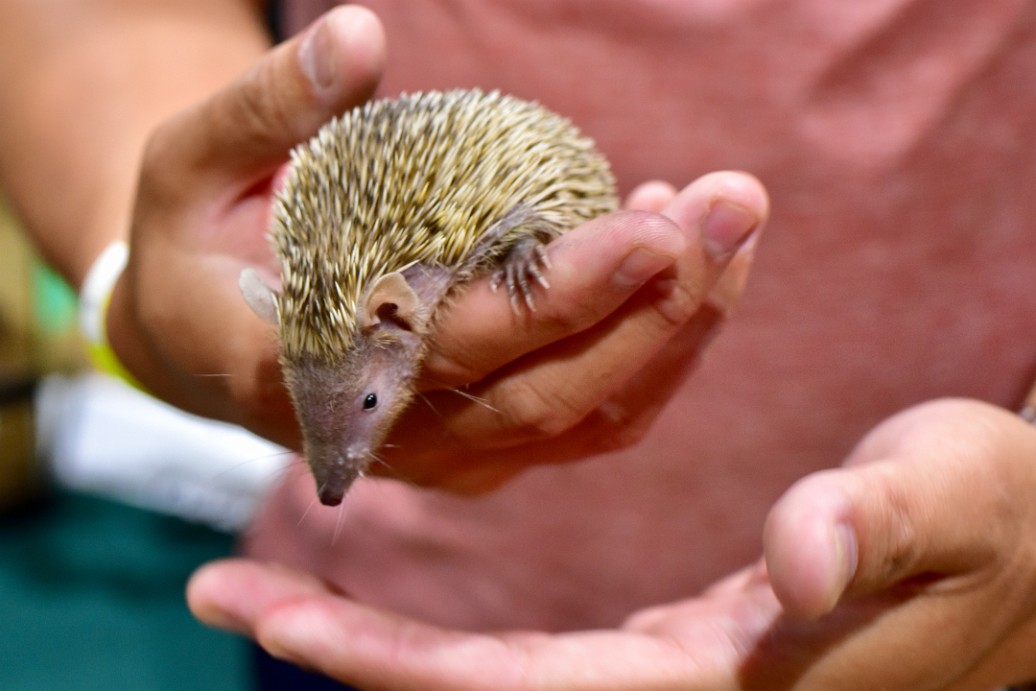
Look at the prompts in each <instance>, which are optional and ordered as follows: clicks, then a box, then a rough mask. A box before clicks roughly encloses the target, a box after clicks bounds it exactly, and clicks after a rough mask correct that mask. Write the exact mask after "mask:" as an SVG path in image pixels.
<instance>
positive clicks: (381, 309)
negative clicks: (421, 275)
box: [357, 271, 428, 332]
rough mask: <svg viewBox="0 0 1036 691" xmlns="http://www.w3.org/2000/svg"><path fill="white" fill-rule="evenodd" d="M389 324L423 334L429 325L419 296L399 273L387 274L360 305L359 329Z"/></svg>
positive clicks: (376, 283)
mask: <svg viewBox="0 0 1036 691" xmlns="http://www.w3.org/2000/svg"><path fill="white" fill-rule="evenodd" d="M382 320H389V321H391V322H393V323H395V324H396V325H397V326H399V327H401V328H403V329H407V330H408V331H418V332H420V331H423V330H424V327H425V325H426V323H427V321H428V315H427V310H426V309H424V305H422V304H421V299H420V298H419V297H417V293H415V292H414V289H413V288H411V287H410V284H409V283H407V282H406V278H404V277H403V274H401V273H399V272H398V271H393V272H392V273H390V274H385V275H384V276H382V277H381V278H379V279H378V280H377V281H375V282H374V285H373V286H371V288H370V290H368V291H367V295H365V296H364V298H363V302H362V303H361V305H360V313H359V314H358V315H357V322H358V325H359V327H360V329H369V328H371V327H372V326H375V325H377V324H380V323H381V322H382Z"/></svg>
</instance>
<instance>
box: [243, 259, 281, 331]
mask: <svg viewBox="0 0 1036 691" xmlns="http://www.w3.org/2000/svg"><path fill="white" fill-rule="evenodd" d="M237 285H238V287H239V288H241V295H243V296H244V298H245V302H247V303H248V306H249V307H251V308H252V311H253V312H255V313H256V314H257V315H259V318H260V319H262V320H263V321H265V322H267V323H270V324H273V325H274V326H277V325H278V323H280V318H279V317H278V316H277V293H275V292H274V291H273V288H271V287H270V286H268V285H266V282H265V281H263V279H262V277H261V276H260V275H259V272H258V271H256V270H255V269H253V268H251V267H249V268H247V269H244V270H242V271H241V275H240V276H239V277H238V279H237Z"/></svg>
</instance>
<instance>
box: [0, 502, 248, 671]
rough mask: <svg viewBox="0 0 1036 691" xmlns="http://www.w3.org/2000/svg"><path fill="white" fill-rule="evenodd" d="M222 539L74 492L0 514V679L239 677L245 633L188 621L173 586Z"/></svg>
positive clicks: (221, 547)
mask: <svg viewBox="0 0 1036 691" xmlns="http://www.w3.org/2000/svg"><path fill="white" fill-rule="evenodd" d="M232 543H233V539H232V538H231V537H230V536H227V535H223V534H220V533H215V532H212V531H210V530H207V529H204V528H201V527H198V526H194V525H189V524H186V523H184V522H181V521H179V520H176V519H172V518H168V517H165V516H158V515H155V514H152V513H148V512H145V511H139V510H137V509H132V508H128V507H126V506H122V505H119V504H114V503H111V502H107V501H103V500H99V499H94V498H89V497H83V496H76V495H67V494H58V495H56V496H54V497H53V498H52V499H50V500H49V501H47V502H46V504H45V505H44V506H41V507H37V508H35V509H33V510H32V511H29V512H22V513H20V514H19V515H17V516H0V689H3V690H4V691H22V690H26V691H29V690H32V691H51V690H56V689H62V690H63V689H72V690H75V691H91V690H93V689H98V690H100V689H104V690H105V691H121V690H122V689H132V690H134V691H164V690H166V689H170V690H172V689H176V690H178V691H180V690H183V689H191V690H194V689H199V690H205V689H220V690H222V691H235V690H237V689H247V688H248V687H249V684H248V681H247V680H248V670H247V650H246V647H245V644H244V642H243V641H242V640H240V639H238V638H236V637H234V636H230V635H228V634H223V633H219V632H216V631H212V630H209V629H206V628H205V627H203V626H202V625H200V624H198V623H197V622H196V621H195V620H194V619H193V618H192V617H191V615H190V613H189V612H188V611H187V607H186V605H185V603H184V596H183V589H184V584H185V583H186V580H187V577H188V575H189V574H190V573H191V571H193V570H194V568H195V567H197V566H198V565H199V564H201V563H203V562H205V561H207V560H210V559H213V558H216V557H219V556H223V555H226V554H228V553H230V551H231V549H232Z"/></svg>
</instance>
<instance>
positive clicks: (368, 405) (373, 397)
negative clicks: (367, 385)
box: [363, 393, 378, 410]
mask: <svg viewBox="0 0 1036 691" xmlns="http://www.w3.org/2000/svg"><path fill="white" fill-rule="evenodd" d="M376 405H378V396H377V394H373V393H369V394H367V397H366V398H365V399H363V409H364V410H371V409H373V408H374V406H376Z"/></svg>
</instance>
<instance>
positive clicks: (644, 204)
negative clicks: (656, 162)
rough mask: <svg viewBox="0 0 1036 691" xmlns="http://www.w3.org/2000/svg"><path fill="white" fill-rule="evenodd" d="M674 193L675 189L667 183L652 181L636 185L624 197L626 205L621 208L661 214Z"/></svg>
mask: <svg viewBox="0 0 1036 691" xmlns="http://www.w3.org/2000/svg"><path fill="white" fill-rule="evenodd" d="M676 193H677V189H676V188H675V187H673V186H672V185H670V184H669V183H668V182H663V181H661V180H652V181H650V182H645V183H643V184H641V185H638V186H637V187H636V188H635V189H634V190H633V191H632V192H630V193H629V195H628V196H627V197H626V203H625V204H623V208H624V209H631V210H636V211H653V212H655V213H662V211H663V210H664V209H665V208H666V207H667V206H668V205H669V204H670V203H671V202H672V201H673V198H674V197H675V196H676Z"/></svg>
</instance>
